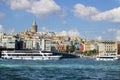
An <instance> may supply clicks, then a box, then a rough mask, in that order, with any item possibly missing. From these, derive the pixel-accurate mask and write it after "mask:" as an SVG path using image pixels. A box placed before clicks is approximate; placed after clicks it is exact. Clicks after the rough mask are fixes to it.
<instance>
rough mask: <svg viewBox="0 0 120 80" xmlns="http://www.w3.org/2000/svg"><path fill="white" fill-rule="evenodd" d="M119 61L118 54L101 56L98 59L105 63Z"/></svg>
mask: <svg viewBox="0 0 120 80" xmlns="http://www.w3.org/2000/svg"><path fill="white" fill-rule="evenodd" d="M117 59H118V57H117V54H116V53H109V54H101V55H99V56H97V57H96V60H103V61H114V60H117Z"/></svg>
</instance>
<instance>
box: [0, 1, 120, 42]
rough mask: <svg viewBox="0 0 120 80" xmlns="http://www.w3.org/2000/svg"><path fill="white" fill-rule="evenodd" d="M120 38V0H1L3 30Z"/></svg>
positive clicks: (93, 37) (1, 27)
mask: <svg viewBox="0 0 120 80" xmlns="http://www.w3.org/2000/svg"><path fill="white" fill-rule="evenodd" d="M34 21H36V23H37V26H38V32H55V33H56V34H57V35H61V36H70V37H81V38H85V39H87V40H115V41H120V0H0V32H5V33H20V32H24V31H25V30H27V29H29V30H31V27H32V23H33V22H34Z"/></svg>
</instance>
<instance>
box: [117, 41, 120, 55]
mask: <svg viewBox="0 0 120 80" xmlns="http://www.w3.org/2000/svg"><path fill="white" fill-rule="evenodd" d="M117 49H118V50H117V52H118V54H119V55H120V41H119V42H117Z"/></svg>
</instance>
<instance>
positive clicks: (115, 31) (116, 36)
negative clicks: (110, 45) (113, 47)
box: [108, 27, 120, 41]
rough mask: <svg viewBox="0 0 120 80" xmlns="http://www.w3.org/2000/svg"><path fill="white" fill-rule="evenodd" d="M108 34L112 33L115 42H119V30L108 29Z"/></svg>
mask: <svg viewBox="0 0 120 80" xmlns="http://www.w3.org/2000/svg"><path fill="white" fill-rule="evenodd" d="M108 32H110V33H112V35H114V38H115V40H117V41H120V28H119V27H118V28H110V29H108Z"/></svg>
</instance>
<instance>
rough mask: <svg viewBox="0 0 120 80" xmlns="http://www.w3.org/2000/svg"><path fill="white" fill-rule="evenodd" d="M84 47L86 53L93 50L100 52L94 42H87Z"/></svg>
mask: <svg viewBox="0 0 120 80" xmlns="http://www.w3.org/2000/svg"><path fill="white" fill-rule="evenodd" d="M83 45H84V52H86V51H87V52H88V51H93V50H96V51H98V44H97V42H96V41H94V40H91V41H86V42H85V44H83Z"/></svg>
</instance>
